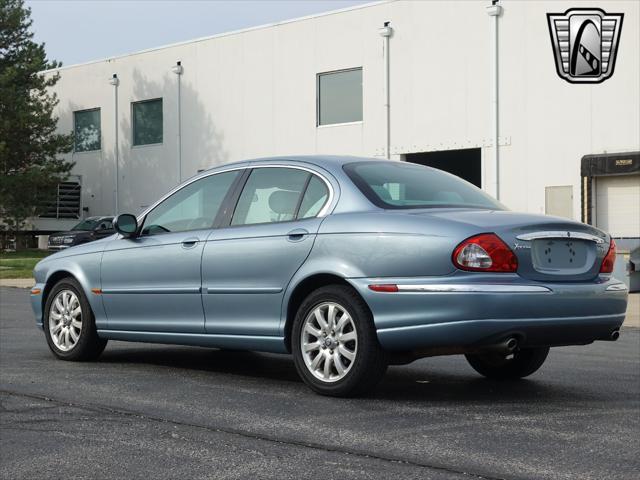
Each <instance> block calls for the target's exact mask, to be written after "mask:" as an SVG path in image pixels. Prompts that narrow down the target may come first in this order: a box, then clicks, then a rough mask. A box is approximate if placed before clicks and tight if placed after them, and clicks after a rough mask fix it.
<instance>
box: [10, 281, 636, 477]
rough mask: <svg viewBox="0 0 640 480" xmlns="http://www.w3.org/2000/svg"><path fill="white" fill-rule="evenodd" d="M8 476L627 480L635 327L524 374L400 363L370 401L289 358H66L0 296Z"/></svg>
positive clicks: (181, 354)
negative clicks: (338, 394)
mask: <svg viewBox="0 0 640 480" xmlns="http://www.w3.org/2000/svg"><path fill="white" fill-rule="evenodd" d="M0 301H1V305H0V478H2V479H18V478H29V479H37V478H61V477H87V478H88V477H90V478H100V479H102V478H196V477H201V478H278V479H281V478H296V479H297V478H322V479H330V478H391V477H398V478H403V479H404V478H407V479H410V478H421V479H425V478H426V479H429V478H434V479H440V478H442V479H449V478H466V479H476V478H488V479H497V478H507V479H516V478H535V479H546V478H549V479H564V478H575V479H590V478H592V479H602V478H608V479H614V478H615V479H623V478H637V475H638V472H639V471H640V450H639V448H640V447H639V444H638V439H639V438H640V330H639V329H636V328H625V329H623V332H622V336H621V338H620V340H618V341H617V342H599V343H596V344H593V345H589V346H586V347H566V348H559V349H554V350H552V352H551V354H550V356H549V359H548V360H547V363H546V364H545V365H544V366H543V367H542V369H541V370H540V371H539V372H538V373H537V374H535V375H533V376H532V377H530V379H528V380H525V381H522V382H519V383H516V384H510V383H499V382H492V381H488V380H485V379H482V378H481V377H479V376H478V375H477V374H475V372H474V371H473V370H472V369H471V368H470V367H469V366H468V365H467V364H466V362H465V360H464V359H463V358H462V357H439V358H432V359H424V360H420V361H418V362H415V363H413V364H412V365H409V366H403V367H391V368H390V369H389V372H388V373H387V376H386V378H385V380H384V381H383V383H382V384H381V385H380V387H379V388H378V390H377V392H376V393H375V394H374V395H372V396H370V397H368V398H365V399H349V400H342V399H332V398H324V397H320V396H317V395H315V394H313V393H311V392H310V391H309V390H308V389H307V388H306V387H305V386H304V384H303V383H302V382H301V381H300V380H299V379H298V378H297V375H296V373H295V370H294V367H293V363H292V362H291V359H290V358H289V357H287V356H278V355H266V354H258V353H243V352H227V351H218V350H210V349H204V348H187V347H174V346H162V345H144V344H127V343H121V342H111V343H110V344H109V345H108V346H107V349H106V350H105V352H104V354H103V355H102V357H101V359H100V361H98V362H96V363H69V362H61V361H57V360H55V359H54V358H53V356H52V355H51V354H50V353H49V351H48V349H47V346H46V343H45V340H44V336H43V334H42V333H41V331H40V330H38V329H37V328H36V327H35V324H34V320H33V317H32V314H31V310H30V307H29V305H28V291H27V290H23V289H13V288H1V289H0Z"/></svg>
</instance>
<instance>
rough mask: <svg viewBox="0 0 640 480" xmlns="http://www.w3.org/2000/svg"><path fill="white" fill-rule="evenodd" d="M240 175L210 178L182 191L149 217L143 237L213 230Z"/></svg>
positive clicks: (143, 230) (149, 214)
mask: <svg viewBox="0 0 640 480" xmlns="http://www.w3.org/2000/svg"><path fill="white" fill-rule="evenodd" d="M238 174H239V171H238V170H236V171H232V172H224V173H218V174H215V175H209V176H208V177H204V178H201V179H200V180H196V181H195V182H193V183H190V184H189V185H187V186H186V187H184V188H182V189H180V190H178V191H177V192H176V193H174V194H173V195H171V196H170V197H169V198H167V199H166V200H164V201H163V202H162V203H160V204H159V205H158V206H156V207H155V208H154V209H153V210H151V211H150V212H149V213H148V214H147V216H146V218H145V220H144V224H143V227H142V234H143V235H154V234H158V233H168V232H186V231H188V230H201V229H205V228H211V227H212V226H213V222H214V220H215V218H216V215H217V214H218V211H219V210H220V207H221V206H222V202H223V200H224V198H225V196H226V195H227V192H228V191H229V188H230V187H231V185H232V184H233V181H234V180H235V179H236V177H237V176H238Z"/></svg>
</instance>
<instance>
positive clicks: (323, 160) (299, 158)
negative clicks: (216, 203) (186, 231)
mask: <svg viewBox="0 0 640 480" xmlns="http://www.w3.org/2000/svg"><path fill="white" fill-rule="evenodd" d="M370 161H385V160H384V159H380V158H372V157H357V156H351V155H285V156H281V157H260V158H252V159H248V160H242V161H239V162H232V163H225V164H224V165H216V166H215V167H211V168H208V169H206V170H205V171H210V170H214V169H218V168H222V167H224V168H228V167H235V166H244V165H246V166H249V165H260V164H269V163H274V162H305V163H310V164H312V165H317V166H318V167H329V166H331V167H334V166H342V165H345V164H347V163H353V162H370Z"/></svg>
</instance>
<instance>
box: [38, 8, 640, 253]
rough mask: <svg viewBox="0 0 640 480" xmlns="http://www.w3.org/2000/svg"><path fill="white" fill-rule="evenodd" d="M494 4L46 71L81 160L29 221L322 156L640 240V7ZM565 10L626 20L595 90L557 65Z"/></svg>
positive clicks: (282, 29)
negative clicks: (444, 182)
mask: <svg viewBox="0 0 640 480" xmlns="http://www.w3.org/2000/svg"><path fill="white" fill-rule="evenodd" d="M498 6H499V8H496V7H495V6H492V2H490V1H455V2H452V1H410V0H398V1H389V2H377V3H372V4H367V5H363V6H358V7H354V8H349V9H344V10H339V11H335V12H328V13H326V14H321V15H315V16H310V17H305V18H299V19H295V20H291V21H285V22H281V23H277V24H272V25H266V26H261V27H256V28H251V29H247V30H242V31H237V32H230V33H225V34H220V35H215V36H212V37H207V38H202V39H196V40H193V41H189V42H185V43H181V44H177V45H169V46H165V47H159V48H154V49H150V50H146V51H143V52H138V53H133V54H130V55H125V56H121V57H116V58H109V59H106V60H99V61H95V62H90V63H86V64H82V65H72V66H67V67H63V68H60V69H57V70H55V71H52V72H49V74H53V73H59V74H60V76H61V78H60V81H59V82H58V84H57V85H56V87H55V92H56V93H57V95H58V97H59V100H60V103H59V105H58V109H57V114H58V115H59V117H60V121H59V128H60V130H61V131H63V132H68V131H72V130H75V132H76V151H75V152H74V153H72V154H70V155H69V160H72V161H73V162H75V167H74V169H73V174H74V176H73V177H72V178H71V179H70V181H69V183H67V184H65V185H61V187H60V201H59V202H58V204H57V205H55V206H52V208H51V210H50V212H49V214H48V215H47V218H39V219H34V228H35V229H37V230H40V231H51V230H59V229H61V228H65V227H66V226H69V225H70V224H72V223H74V222H76V221H77V220H76V218H77V217H78V216H87V215H107V214H113V213H114V212H116V211H119V212H132V213H135V212H138V211H140V210H141V209H142V208H143V207H145V206H147V205H149V204H150V203H151V202H153V201H154V200H155V199H157V198H158V197H159V196H160V195H161V194H162V193H163V192H166V191H167V190H169V189H170V188H171V187H173V186H174V185H176V184H177V183H178V182H180V181H181V180H184V179H186V178H188V177H190V176H191V175H193V174H195V173H196V172H197V171H198V170H201V169H206V168H209V167H212V166H215V165H219V164H224V163H227V162H232V161H236V160H241V159H247V158H254V157H264V156H277V155H295V154H323V153H327V154H347V155H358V156H372V157H380V158H383V157H385V156H387V155H389V156H390V157H391V158H395V159H400V160H404V161H411V162H418V163H422V164H427V165H432V166H436V167H438V168H443V169H445V170H449V171H451V172H453V173H456V174H458V175H460V176H462V177H464V178H466V179H468V180H470V181H472V182H474V183H476V184H477V185H479V186H481V187H482V188H484V189H485V190H487V191H488V192H490V193H491V194H493V195H495V196H498V197H499V199H500V200H501V201H502V202H503V203H504V204H506V205H507V206H508V207H510V208H511V209H514V210H520V211H525V212H536V213H544V212H547V213H551V214H556V215H561V216H566V217H570V218H573V219H576V220H582V221H586V222H589V223H593V224H595V225H597V226H599V227H601V228H604V229H606V230H609V231H610V232H611V233H612V234H613V235H614V236H615V237H617V238H623V239H625V238H626V239H638V238H640V165H639V162H640V153H639V152H640V25H639V24H640V3H639V2H637V1H607V2H580V1H579V0H573V1H569V2H565V1H516V0H503V1H500V2H499V3H498ZM575 7H580V8H604V9H605V10H606V12H607V13H623V14H624V22H623V24H622V29H621V32H620V38H619V46H618V54H617V59H616V61H615V71H614V73H613V75H612V76H611V77H610V78H608V79H607V80H606V81H604V82H602V83H598V84H574V83H569V82H567V81H566V80H564V79H562V78H560V76H559V75H558V73H557V71H556V64H555V59H554V52H553V49H552V42H551V38H550V29H549V26H548V21H547V14H548V13H558V12H559V13H562V12H564V11H565V10H567V9H571V8H575ZM385 25H386V26H388V27H390V28H387V29H385V28H384V27H385ZM496 46H497V48H496ZM496 53H497V55H496ZM496 142H497V145H496ZM74 195H75V196H74ZM74 199H75V200H74ZM623 243H624V242H623Z"/></svg>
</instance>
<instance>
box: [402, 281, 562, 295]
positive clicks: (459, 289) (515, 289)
mask: <svg viewBox="0 0 640 480" xmlns="http://www.w3.org/2000/svg"><path fill="white" fill-rule="evenodd" d="M398 291H399V292H420V293H449V292H455V293H551V291H552V290H551V289H550V288H549V287H543V286H541V285H499V284H447V283H434V284H425V285H411V284H404V285H398Z"/></svg>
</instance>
